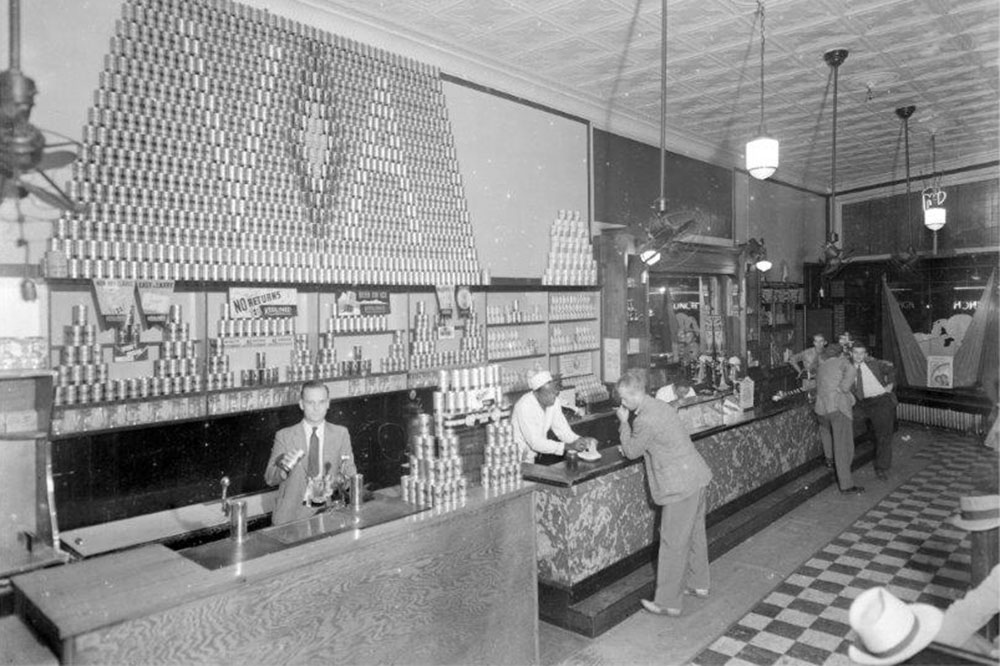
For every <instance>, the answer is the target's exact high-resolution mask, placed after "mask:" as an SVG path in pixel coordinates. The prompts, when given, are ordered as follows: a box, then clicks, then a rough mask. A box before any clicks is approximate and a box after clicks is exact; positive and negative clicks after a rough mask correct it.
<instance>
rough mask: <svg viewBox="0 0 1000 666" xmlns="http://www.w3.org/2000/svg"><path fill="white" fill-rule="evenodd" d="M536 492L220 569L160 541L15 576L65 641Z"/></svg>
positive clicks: (473, 498) (481, 494) (490, 495)
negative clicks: (174, 549)
mask: <svg viewBox="0 0 1000 666" xmlns="http://www.w3.org/2000/svg"><path fill="white" fill-rule="evenodd" d="M533 489H534V484H531V483H525V484H524V485H522V486H521V487H520V488H515V489H513V490H511V491H510V492H507V493H503V494H496V493H495V492H490V491H485V490H484V489H482V488H471V489H470V491H469V499H468V501H467V502H466V504H465V505H464V506H461V507H458V508H456V509H452V510H450V511H443V510H440V509H430V510H427V511H422V512H420V513H416V514H413V515H410V516H407V517H405V518H400V519H398V520H394V521H391V522H387V523H382V524H379V525H373V526H372V527H369V528H365V529H360V530H351V531H348V532H342V533H340V534H334V535H332V536H329V537H326V538H322V539H318V540H312V541H307V542H305V543H301V544H295V545H293V546H291V547H288V548H285V549H282V550H279V551H277V552H273V553H269V554H267V555H264V556H261V557H258V558H256V559H252V560H247V561H244V562H241V563H238V564H234V565H232V566H227V567H224V568H220V569H217V570H213V571H210V570H208V569H206V568H205V567H203V566H201V565H199V564H197V563H195V562H193V561H191V560H189V559H187V558H186V557H184V556H183V555H181V554H180V553H179V552H176V551H173V550H171V549H169V548H167V547H166V546H163V545H160V544H154V545H149V546H141V547H138V548H133V549H130V550H125V551H121V552H117V553H113V554H110V555H104V556H101V557H96V558H92V559H88V560H84V561H81V562H76V563H73V564H68V565H66V566H61V567H56V568H50V569H44V570H41V571H35V572H32V573H29V574H24V575H21V576H16V577H14V578H13V579H12V583H13V585H14V587H15V588H16V590H17V592H18V593H19V594H22V595H24V596H25V597H26V598H27V599H28V600H29V601H30V602H31V603H32V604H34V605H35V606H36V607H37V609H38V610H39V611H40V613H41V614H42V615H43V616H44V617H45V618H47V620H48V621H49V622H51V623H52V624H53V626H54V627H55V629H56V631H57V632H58V635H59V637H60V639H64V638H67V637H69V636H75V635H79V634H82V633H86V632H89V631H93V630H95V629H98V628H100V627H103V626H107V625H110V624H115V623H118V622H123V621H126V620H129V619H133V618H138V617H144V616H147V615H150V614H152V613H155V612H158V611H161V610H164V609H167V608H172V607H174V606H177V605H178V604H181V603H185V602H187V601H192V600H195V599H200V598H204V597H206V596H209V595H214V594H220V593H223V592H225V591H227V590H228V589H232V588H236V587H239V586H241V585H246V584H247V583H249V582H253V581H255V580H262V579H266V578H271V577H273V576H279V575H281V574H282V573H284V572H286V571H289V570H290V569H293V568H296V567H300V566H304V565H308V564H312V563H315V562H318V561H320V560H323V559H325V558H329V557H332V556H336V555H341V554H344V553H346V552H349V551H350V550H352V549H354V548H357V547H358V544H359V543H365V544H368V545H371V544H373V543H378V542H379V541H383V540H387V539H391V538H394V537H398V536H400V535H405V534H409V533H414V532H417V531H420V530H422V529H425V528H427V527H431V526H434V525H437V524H440V523H442V522H444V521H448V520H451V519H454V518H456V517H462V516H468V515H471V514H474V513H477V512H478V511H481V510H484V509H488V508H490V507H492V506H494V505H498V504H502V503H504V502H508V501H510V500H512V499H514V498H517V497H520V496H522V495H524V494H527V493H530V492H532V490H533ZM309 520H312V519H309ZM303 522H308V520H307V521H303ZM271 529H274V528H271ZM266 531H267V530H261V532H266ZM251 534H253V533H251Z"/></svg>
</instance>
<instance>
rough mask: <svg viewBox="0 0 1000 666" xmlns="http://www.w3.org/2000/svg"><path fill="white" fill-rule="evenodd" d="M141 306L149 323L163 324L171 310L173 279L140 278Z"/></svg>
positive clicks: (137, 285) (138, 287)
mask: <svg viewBox="0 0 1000 666" xmlns="http://www.w3.org/2000/svg"><path fill="white" fill-rule="evenodd" d="M136 288H137V289H138V290H139V307H141V308H142V313H143V315H145V317H146V323H148V324H162V323H165V322H166V321H167V315H168V314H169V312H170V296H171V295H172V294H173V293H174V281H173V280H139V282H137V283H136Z"/></svg>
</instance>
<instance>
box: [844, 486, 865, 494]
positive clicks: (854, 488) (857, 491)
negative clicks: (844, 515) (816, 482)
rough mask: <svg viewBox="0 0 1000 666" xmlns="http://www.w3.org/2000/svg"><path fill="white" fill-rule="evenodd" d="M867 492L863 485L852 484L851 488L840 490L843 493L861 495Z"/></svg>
mask: <svg viewBox="0 0 1000 666" xmlns="http://www.w3.org/2000/svg"><path fill="white" fill-rule="evenodd" d="M863 492H865V489H864V487H863V486H851V487H850V488H844V489H843V490H841V491H840V494H841V495H860V494H862V493H863Z"/></svg>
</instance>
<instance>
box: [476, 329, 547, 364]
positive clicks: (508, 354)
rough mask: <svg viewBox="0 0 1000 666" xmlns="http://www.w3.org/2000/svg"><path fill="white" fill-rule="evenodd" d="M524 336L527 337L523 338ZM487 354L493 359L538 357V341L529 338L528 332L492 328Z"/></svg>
mask: <svg viewBox="0 0 1000 666" xmlns="http://www.w3.org/2000/svg"><path fill="white" fill-rule="evenodd" d="M522 334H525V335H524V336H523V337H522ZM487 352H488V354H489V357H490V358H491V359H503V358H517V357H519V356H536V355H537V354H538V353H539V352H538V340H536V339H535V338H533V337H528V334H527V332H526V331H522V330H521V329H519V328H506V327H504V328H491V329H490V335H489V339H488V341H487Z"/></svg>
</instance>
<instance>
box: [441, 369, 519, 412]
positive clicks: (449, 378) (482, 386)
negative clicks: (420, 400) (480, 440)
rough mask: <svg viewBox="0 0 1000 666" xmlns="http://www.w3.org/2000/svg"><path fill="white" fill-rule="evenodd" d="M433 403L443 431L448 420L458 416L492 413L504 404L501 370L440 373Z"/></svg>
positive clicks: (457, 370)
mask: <svg viewBox="0 0 1000 666" xmlns="http://www.w3.org/2000/svg"><path fill="white" fill-rule="evenodd" d="M433 399H434V416H435V418H436V419H437V420H438V423H440V426H441V427H442V428H443V427H444V425H445V421H446V420H448V419H452V418H453V417H455V416H458V415H461V416H466V415H474V414H479V413H488V412H492V411H493V410H494V409H498V408H500V407H501V405H502V403H503V391H502V389H501V387H500V366H498V365H495V364H493V365H484V366H477V367H473V368H453V369H451V370H439V371H438V387H437V390H436V391H434V394H433Z"/></svg>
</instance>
